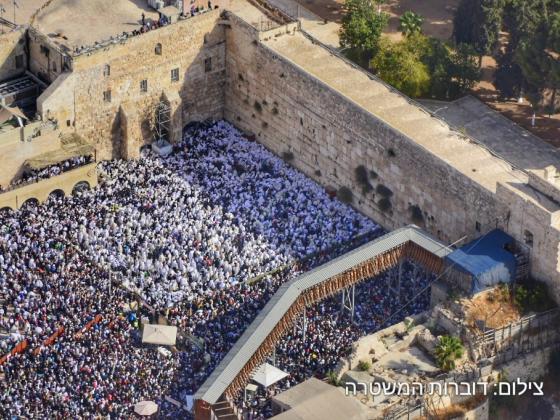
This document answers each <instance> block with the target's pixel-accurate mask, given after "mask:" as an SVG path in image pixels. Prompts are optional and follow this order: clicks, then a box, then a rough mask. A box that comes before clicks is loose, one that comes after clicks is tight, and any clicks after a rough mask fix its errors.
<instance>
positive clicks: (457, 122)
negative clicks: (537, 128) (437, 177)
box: [420, 96, 560, 171]
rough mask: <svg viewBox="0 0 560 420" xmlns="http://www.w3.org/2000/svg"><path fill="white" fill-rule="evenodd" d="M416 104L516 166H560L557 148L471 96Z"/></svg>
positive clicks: (534, 167)
mask: <svg viewBox="0 0 560 420" xmlns="http://www.w3.org/2000/svg"><path fill="white" fill-rule="evenodd" d="M420 103H422V105H424V106H425V107H427V108H429V109H430V110H432V111H433V112H434V113H435V114H436V115H438V116H439V117H440V118H442V119H443V120H445V121H447V122H448V123H449V124H451V125H454V126H455V127H459V128H463V129H465V131H466V132H467V134H469V135H470V136H471V137H474V138H475V139H477V140H478V141H479V142H481V143H483V144H484V145H485V146H487V147H489V148H490V149H492V150H493V151H495V152H496V153H497V154H499V155H500V156H503V157H504V158H505V159H507V160H508V161H510V162H512V163H513V164H514V165H516V166H517V167H519V168H522V169H525V170H527V171H530V170H535V169H542V168H544V167H546V166H548V165H554V166H556V167H558V168H560V150H558V149H557V148H555V147H553V146H551V145H550V144H548V143H546V142H544V141H543V140H541V139H540V138H538V137H537V136H535V135H534V134H532V133H530V132H529V131H527V130H525V129H524V128H523V127H521V126H519V125H517V124H516V123H514V122H513V121H511V120H509V119H508V118H506V117H504V116H503V115H501V114H499V113H498V112H496V111H494V110H493V109H492V108H490V107H489V106H488V105H486V104H485V103H483V102H481V101H479V100H478V99H476V98H475V97H473V96H465V97H463V98H461V99H457V100H456V101H453V102H443V101H432V100H422V101H420ZM559 135H560V134H559Z"/></svg>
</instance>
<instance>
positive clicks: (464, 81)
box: [449, 44, 480, 96]
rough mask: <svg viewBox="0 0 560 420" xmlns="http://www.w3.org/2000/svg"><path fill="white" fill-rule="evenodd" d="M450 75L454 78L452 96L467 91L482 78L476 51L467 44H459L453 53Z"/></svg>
mask: <svg viewBox="0 0 560 420" xmlns="http://www.w3.org/2000/svg"><path fill="white" fill-rule="evenodd" d="M450 58H451V67H450V69H449V76H450V79H451V80H452V87H453V91H452V93H451V94H452V96H456V95H460V94H462V93H465V92H466V91H468V90H469V89H472V87H473V86H474V85H475V83H476V82H478V81H479V80H480V68H479V66H478V65H477V62H476V52H475V51H474V49H473V48H472V47H471V46H470V45H467V44H459V45H458V46H457V48H455V49H454V50H452V53H451V56H450Z"/></svg>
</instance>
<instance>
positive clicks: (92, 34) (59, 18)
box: [33, 0, 159, 49]
mask: <svg viewBox="0 0 560 420" xmlns="http://www.w3.org/2000/svg"><path fill="white" fill-rule="evenodd" d="M142 13H144V15H145V16H146V20H149V19H153V20H157V19H159V16H158V13H157V12H156V11H155V10H154V9H152V8H151V7H149V6H148V2H147V0H53V1H52V3H50V4H49V5H48V6H47V7H45V8H44V9H43V10H42V11H41V12H39V14H38V15H37V17H36V18H35V21H34V23H33V26H34V27H35V28H36V29H37V30H38V31H39V32H41V33H43V34H44V35H47V36H49V37H50V38H51V40H52V41H53V42H54V43H55V44H58V45H61V46H66V47H68V48H70V49H74V48H76V47H80V46H82V45H83V46H88V45H93V44H94V43H95V42H96V41H98V42H100V41H103V40H106V39H109V38H110V37H112V36H113V37H114V36H117V35H121V34H122V33H123V32H132V31H133V30H135V29H140V26H141V22H142ZM56 34H59V36H56Z"/></svg>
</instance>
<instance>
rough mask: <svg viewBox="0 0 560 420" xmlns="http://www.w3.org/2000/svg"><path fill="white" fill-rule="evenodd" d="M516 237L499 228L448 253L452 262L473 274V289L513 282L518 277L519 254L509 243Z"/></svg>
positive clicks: (455, 267) (448, 258)
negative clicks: (517, 260)
mask: <svg viewBox="0 0 560 420" xmlns="http://www.w3.org/2000/svg"><path fill="white" fill-rule="evenodd" d="M514 242H515V240H514V239H513V238H512V237H511V236H509V235H508V234H507V233H505V232H503V231H501V230H499V229H495V230H493V231H491V232H489V233H487V234H486V235H483V236H481V237H480V238H478V239H475V240H474V241H472V242H469V243H468V244H466V245H464V246H463V247H461V248H459V249H457V250H456V251H453V252H452V253H451V254H449V255H447V256H446V257H445V259H446V263H447V264H448V265H453V268H454V269H458V270H461V271H463V272H465V273H468V274H470V275H471V276H472V278H473V282H472V285H471V291H472V292H473V293H478V292H480V291H481V290H483V289H485V288H487V287H490V286H493V285H495V284H497V283H500V282H502V283H510V282H511V281H512V280H513V279H514V278H515V268H516V261H515V256H514V255H513V254H512V253H511V252H509V251H507V250H506V249H505V248H506V246H507V245H513V244H514Z"/></svg>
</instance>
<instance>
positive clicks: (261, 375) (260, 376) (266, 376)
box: [252, 363, 288, 388]
mask: <svg viewBox="0 0 560 420" xmlns="http://www.w3.org/2000/svg"><path fill="white" fill-rule="evenodd" d="M286 376H288V374H287V373H286V372H284V371H283V370H280V369H278V368H277V367H274V366H272V365H271V364H268V363H265V364H263V365H261V366H259V368H258V369H257V371H256V372H255V373H254V374H253V377H252V379H253V381H255V382H256V383H258V384H261V385H262V386H264V387H265V388H267V387H269V386H271V385H274V384H275V383H276V382H278V381H279V380H280V379H284V378H285V377H286Z"/></svg>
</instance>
